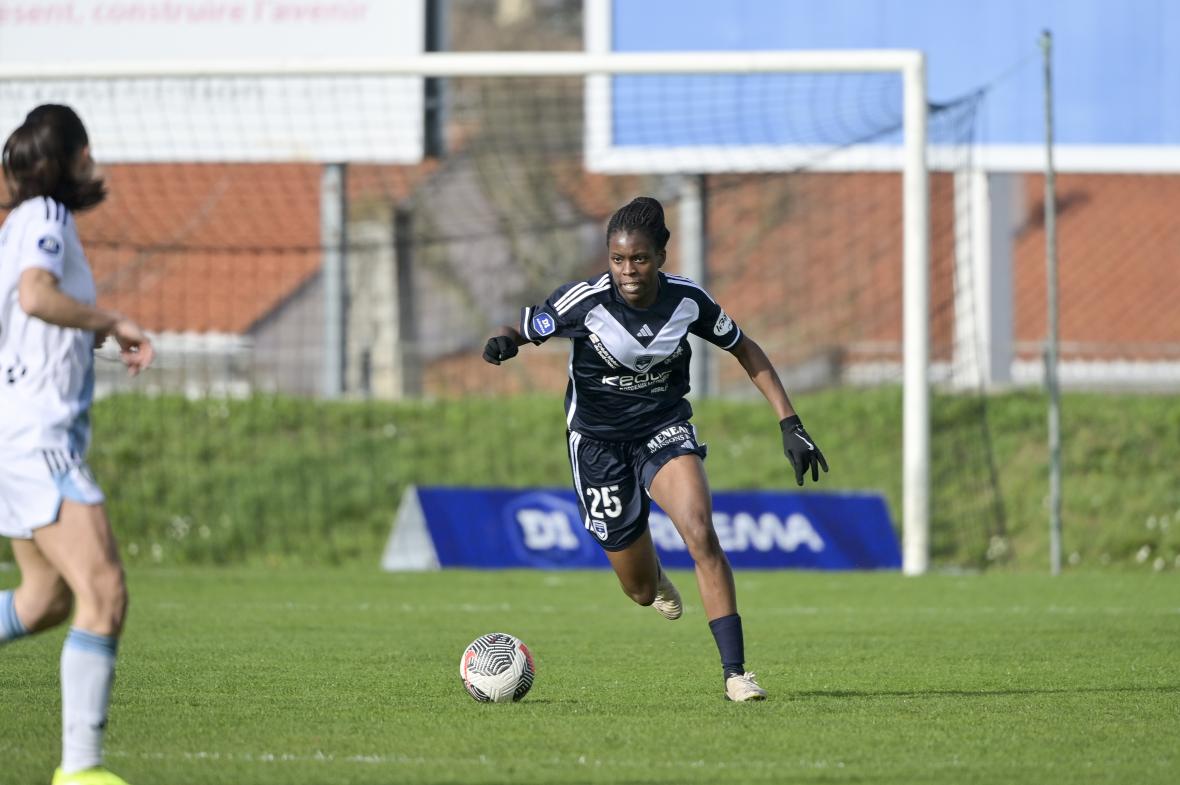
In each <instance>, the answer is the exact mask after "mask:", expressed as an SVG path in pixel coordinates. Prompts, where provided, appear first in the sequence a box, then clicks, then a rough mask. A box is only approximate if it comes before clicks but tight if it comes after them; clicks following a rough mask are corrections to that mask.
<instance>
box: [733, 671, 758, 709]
mask: <svg viewBox="0 0 1180 785" xmlns="http://www.w3.org/2000/svg"><path fill="white" fill-rule="evenodd" d="M756 678H757V677H756V676H754V674H752V673H750V672H749V671H747V672H746V673H735V674H733V675H732V676H730V677H729V678H728V679H726V680H725V699H726V700H730V701H736V702H738V703H743V702H745V701H764V700H766V690H764V689H762V686H761V685H760V684H758V682H757V681H755V679H756Z"/></svg>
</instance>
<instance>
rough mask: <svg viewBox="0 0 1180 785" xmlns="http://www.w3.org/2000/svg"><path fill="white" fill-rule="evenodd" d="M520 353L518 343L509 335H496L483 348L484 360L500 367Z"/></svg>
mask: <svg viewBox="0 0 1180 785" xmlns="http://www.w3.org/2000/svg"><path fill="white" fill-rule="evenodd" d="M518 351H520V350H519V349H518V348H517V347H516V341H514V340H512V339H511V338H509V337H508V336H507V335H496V336H493V337H491V338H489V339H488V343H487V345H486V346H484V347H483V358H484V359H485V360H487V361H488V362H490V363H491V364H492V365H499V364H500V363H501V362H502V361H503V360H511V359H512V358H513V357H515V356H516V353H517V352H518Z"/></svg>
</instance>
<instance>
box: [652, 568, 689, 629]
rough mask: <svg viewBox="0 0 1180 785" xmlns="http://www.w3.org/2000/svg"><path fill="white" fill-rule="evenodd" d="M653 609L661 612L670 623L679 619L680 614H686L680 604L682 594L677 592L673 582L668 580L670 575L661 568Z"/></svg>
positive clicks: (682, 605)
mask: <svg viewBox="0 0 1180 785" xmlns="http://www.w3.org/2000/svg"><path fill="white" fill-rule="evenodd" d="M651 607H653V608H655V609H656V610H657V611H659V612H660V615H661V616H663V617H664V618H665V619H667V620H668V621H672V620H674V619H679V618H680V614H682V613H684V604H683V603H681V602H680V592H678V591H676V587H675V586H673V585H672V581H670V580H668V575H667V573H665V572H664V569H663V568H662V567H661V568H660V582H659V583H658V584H657V585H656V599H655V601H654V602H653V603H652V604H651Z"/></svg>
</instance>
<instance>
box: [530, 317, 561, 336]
mask: <svg viewBox="0 0 1180 785" xmlns="http://www.w3.org/2000/svg"><path fill="white" fill-rule="evenodd" d="M533 330H534V332H536V333H537V335H553V333H554V332H556V331H557V322H555V321H553V317H552V316H550V315H549V314H547V313H539V314H537V315H536V316H534V317H533Z"/></svg>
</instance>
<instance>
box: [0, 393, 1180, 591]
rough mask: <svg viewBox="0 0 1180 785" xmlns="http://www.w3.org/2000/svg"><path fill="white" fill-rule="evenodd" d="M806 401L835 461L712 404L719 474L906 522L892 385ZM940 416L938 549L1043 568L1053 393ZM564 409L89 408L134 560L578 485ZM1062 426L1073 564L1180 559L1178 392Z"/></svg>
mask: <svg viewBox="0 0 1180 785" xmlns="http://www.w3.org/2000/svg"><path fill="white" fill-rule="evenodd" d="M795 403H796V405H797V406H798V407H799V411H800V412H801V413H802V414H803V417H804V422H805V423H806V424H807V427H808V430H809V431H810V432H811V434H812V435H813V436H814V437H815V438H816V439H817V440H818V442H819V444H820V445H821V446H822V448H823V450H824V452H825V454H826V455H827V457H828V459H829V461H830V463H831V466H832V473H831V474H827V475H823V476H822V478H821V480H820V483H819V484H818V485H815V486H813V485H811V484H810V481H809V482H808V485H807V486H806V487H805V488H803V489H799V488H797V487H796V486H795V482H794V476H793V475H792V473H791V470H790V467H789V466H788V464H787V462H786V460H785V459H784V458H783V455H782V444H781V441H780V436H779V431H778V427H777V424H776V423H775V422H774V417H773V415H772V414H771V412H770V410H769V408H768V407H767V405H766V403H765V402H764V401H761V400H752V401H720V400H716V401H705V402H702V403H700V404H699V405H697V406H696V410H697V415H696V417H695V418H694V422H695V423H696V426H697V429H698V432H699V434H700V437H701V439H702V440H703V441H705V442H707V443H708V444H709V450H710V452H709V460H708V461H707V462H706V465H707V467H708V471H709V477H710V481H711V483H712V485H713V487H714V488H716V489H741V488H759V489H774V488H781V489H787V490H791V491H793V492H795V491H797V492H803V493H807V492H811V491H812V490H813V489H818V490H827V491H832V490H848V489H859V490H875V491H880V492H881V493H883V494H884V495H885V498H886V500H887V502H888V504H889V506H890V509H891V511H892V513H893V518H894V522H895V525H899V522H900V508H901V455H902V453H901V391H900V389H896V388H894V389H889V388H881V389H865V390H861V389H847V390H832V391H827V392H823V393H816V394H811V395H805V396H804V395H801V396H797V397H796V399H795ZM980 407H986V410H985V411H981V408H980ZM933 419H934V430H935V434H934V440H933V445H934V450H933V453H934V455H933V458H934V476H933V478H932V493H933V498H932V522H931V546H932V554H933V563H934V564H935V565H936V566H942V567H948V566H953V567H967V568H980V567H995V566H1000V567H1004V568H1014V569H1035V570H1038V571H1039V570H1045V569H1047V567H1048V542H1047V539H1048V538H1047V530H1048V512H1047V507H1046V497H1047V494H1048V479H1047V478H1048V468H1047V466H1048V460H1047V448H1046V435H1045V431H1046V402H1045V398H1044V396H1042V395H1038V394H1031V393H1025V392H1017V393H1011V394H1005V395H997V396H993V397H989V398H986V399H985V398H980V397H977V396H943V395H938V396H935V399H934V418H933ZM564 423H565V420H564V416H563V414H562V408H561V397H560V395H547V396H531V397H530V396H521V397H515V398H500V399H489V398H467V399H459V400H439V401H417V402H408V403H402V404H395V403H389V402H379V401H369V402H364V401H340V402H322V401H311V400H301V399H292V398H276V397H265V396H259V397H257V398H253V399H249V400H242V401H232V400H229V401H227V400H219V399H205V400H194V401H189V400H185V399H182V398H175V397H166V396H164V397H158V398H149V397H143V396H115V397H112V398H108V399H104V400H102V401H99V402H98V403H97V404H96V406H95V412H94V431H95V433H94V442H93V446H92V448H91V451H90V464H91V466H92V468H93V469H94V472H95V474H96V475H97V477H98V479H99V481H100V483H101V484H102V486H103V488H104V490H105V491H106V493H107V497H108V510H109V511H110V515H111V520H112V522H113V524H114V526H115V530H116V532H117V534H118V536H119V542H120V545H121V546H122V548H123V556H124V559H126V560H127V562H128V563H130V564H155V563H160V564H228V563H263V564H280V563H282V564H355V563H358V562H363V563H364V564H366V565H369V564H373V563H374V562H375V560H376V558H377V557H376V555H375V554H377V553H379V552H380V550H381V548H382V546H383V544H384V542H385V538H386V537H387V536H388V533H389V526H390V523H391V522H392V520H393V516H394V512H395V510H396V509H397V504H398V502H399V500H400V499H401V495H402V491H403V490H404V489H405V487H406V485H407V484H410V483H417V484H447V485H502V486H515V487H521V486H558V487H568V486H569V482H570V480H569V465H568V459H567V458H566V443H565V432H564ZM984 423H986V426H987V427H986V429H985V428H984V427H983V425H984ZM1062 428H1063V439H1064V456H1063V461H1064V510H1063V521H1064V542H1065V554H1066V556H1067V557H1068V556H1073V559H1074V560H1076V562H1077V563H1078V565H1079V566H1080V567H1082V568H1092V567H1095V566H1101V565H1107V564H1110V565H1120V564H1132V565H1135V566H1136V567H1137V568H1138V569H1144V570H1151V569H1163V570H1167V571H1169V572H1173V571H1176V570H1177V569H1178V568H1180V484H1178V483H1176V482H1175V473H1174V471H1173V467H1175V466H1178V465H1180V406H1177V405H1176V402H1175V399H1174V398H1172V397H1168V396H1150V395H1138V396H1136V395H1087V394H1076V393H1075V394H1068V395H1066V396H1065V399H1064V403H1063V414H1062ZM985 433H987V434H990V441H988V440H985V439H984V434H985ZM997 543H998V544H999V545H1000V546H1002V547H1000V548H999V549H996V548H994V547H993V546H995V545H996V544H997ZM1145 548H1146V550H1144V549H1145ZM1075 554H1076V556H1075ZM7 558H10V555H9V551H8V546H7V543H6V542H5V541H2V540H0V562H2V561H4V560H6V559H7ZM1069 566H1073V565H1072V564H1069V563H1067V567H1069Z"/></svg>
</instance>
